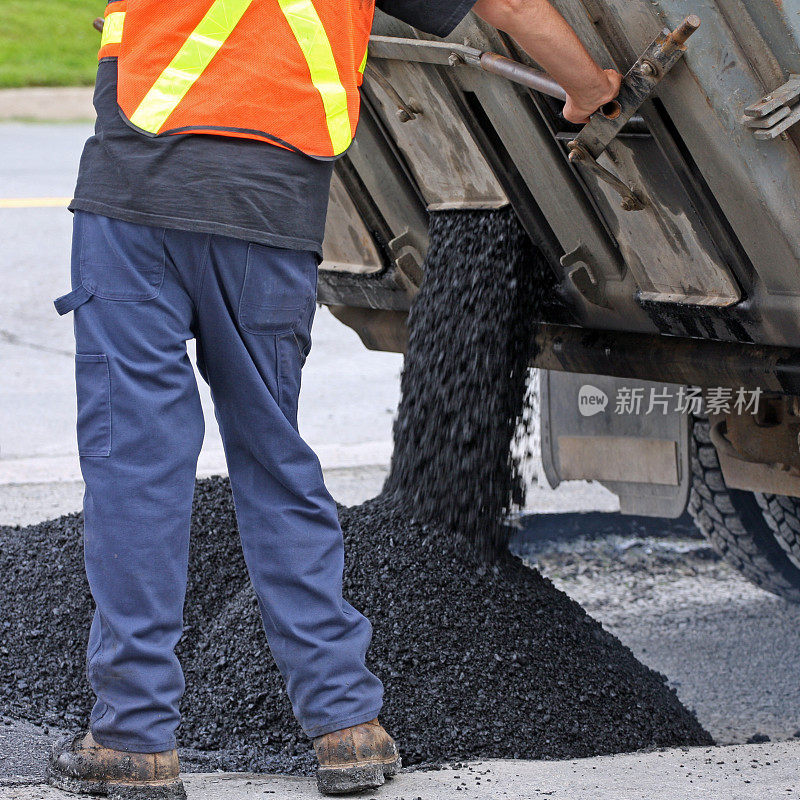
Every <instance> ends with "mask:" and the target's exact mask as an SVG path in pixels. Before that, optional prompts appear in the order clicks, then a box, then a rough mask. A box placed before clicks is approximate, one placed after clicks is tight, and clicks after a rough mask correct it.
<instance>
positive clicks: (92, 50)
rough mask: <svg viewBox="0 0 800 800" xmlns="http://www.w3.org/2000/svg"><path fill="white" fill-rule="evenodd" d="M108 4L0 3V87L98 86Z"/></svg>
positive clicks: (65, 0) (74, 0) (87, 0)
mask: <svg viewBox="0 0 800 800" xmlns="http://www.w3.org/2000/svg"><path fill="white" fill-rule="evenodd" d="M104 8H105V0H0V88H7V87H11V86H81V85H89V84H91V83H93V82H94V75H95V72H96V71H97V50H98V48H99V47H100V34H99V33H98V32H97V31H96V30H95V29H94V28H93V27H92V20H93V19H94V18H95V17H101V16H103V9H104Z"/></svg>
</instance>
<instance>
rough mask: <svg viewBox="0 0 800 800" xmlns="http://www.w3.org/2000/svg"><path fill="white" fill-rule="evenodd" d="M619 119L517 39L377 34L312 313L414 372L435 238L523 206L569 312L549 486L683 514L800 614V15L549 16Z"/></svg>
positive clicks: (593, 7)
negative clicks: (323, 311)
mask: <svg viewBox="0 0 800 800" xmlns="http://www.w3.org/2000/svg"><path fill="white" fill-rule="evenodd" d="M554 5H555V6H556V7H557V8H558V9H559V10H560V11H561V13H562V14H563V15H564V16H565V17H566V19H567V20H568V21H569V22H570V24H571V25H572V26H573V28H574V29H575V30H576V32H577V33H578V35H579V36H580V38H581V39H582V41H583V42H584V43H585V45H586V46H587V48H588V50H589V51H590V52H591V54H592V56H593V57H594V58H595V60H596V61H598V63H600V64H601V66H603V67H606V68H616V69H617V70H619V71H620V72H621V73H623V74H624V75H625V80H624V81H623V86H622V90H621V92H620V95H619V98H618V99H617V101H616V102H615V103H614V104H611V105H610V106H609V107H606V108H604V109H602V111H600V112H598V113H596V114H595V115H593V117H592V118H591V120H590V121H589V122H588V123H587V124H586V125H585V126H579V125H573V124H571V123H569V122H567V121H566V120H565V119H564V118H563V116H562V115H561V113H560V110H561V108H562V101H561V99H559V98H560V97H561V98H563V92H561V94H559V88H560V87H558V86H557V85H555V84H554V82H553V81H552V80H551V79H549V78H548V76H546V75H544V74H543V73H541V71H540V70H538V69H537V65H536V64H534V63H533V62H532V61H531V60H530V58H528V57H527V56H526V55H525V53H524V52H523V51H522V50H521V49H520V48H519V47H518V46H516V45H515V43H514V42H513V40H511V39H510V38H509V37H506V36H505V35H503V34H502V33H499V32H498V31H496V30H494V29H493V28H491V27H490V26H488V25H486V24H485V23H483V22H482V21H481V20H479V19H478V18H477V17H475V16H474V15H471V16H469V17H468V18H467V19H466V20H465V21H464V22H463V23H462V24H461V25H460V26H459V27H458V28H457V29H456V30H455V31H454V33H453V34H452V35H451V36H450V37H449V38H448V39H446V40H441V39H434V38H433V37H429V36H426V35H425V34H423V33H421V32H419V31H416V30H414V29H412V28H411V27H409V26H408V25H405V24H404V23H401V22H398V21H396V20H393V19H391V18H389V17H387V16H385V15H382V14H380V13H379V14H378V15H377V16H376V20H375V25H374V28H373V36H372V38H371V41H370V47H369V58H368V61H367V68H366V73H365V80H364V86H363V92H362V96H363V110H362V117H361V121H360V123H359V127H358V132H357V136H356V139H355V142H354V144H353V145H352V147H351V148H350V150H349V151H348V152H347V154H346V155H345V156H344V157H343V158H341V159H340V160H339V161H338V162H337V164H336V171H335V176H334V180H333V184H332V188H331V204H330V211H329V216H328V223H327V229H326V238H325V253H324V255H325V260H324V263H323V264H322V266H321V270H320V274H319V289H318V299H319V302H320V303H322V304H324V305H326V306H328V307H329V308H330V310H331V312H332V313H333V315H334V316H335V317H337V318H338V319H339V320H340V321H342V322H343V323H344V324H346V325H348V326H350V327H351V328H353V329H354V330H355V331H356V332H357V333H358V335H359V336H360V338H361V340H362V342H363V343H364V345H366V347H368V348H371V349H375V350H385V351H394V352H403V351H404V348H405V344H406V338H407V330H406V318H407V314H408V311H409V308H410V306H411V304H412V302H413V300H414V296H415V294H416V292H417V291H418V289H419V286H420V284H421V282H422V279H423V276H424V264H425V254H426V251H427V248H428V246H429V240H428V236H429V234H428V215H429V213H430V212H436V211H443V210H448V211H452V212H455V213H458V212H468V211H472V210H475V209H499V208H504V207H507V206H511V207H512V208H513V209H514V211H515V213H516V215H517V217H518V219H519V221H520V224H521V225H522V226H523V227H524V229H525V231H526V232H527V234H528V235H529V236H530V238H531V240H532V241H533V243H534V244H535V245H536V247H538V248H539V251H540V252H541V253H542V255H543V257H544V259H545V261H546V264H547V266H548V269H549V271H550V273H551V274H550V276H549V277H550V278H551V279H552V282H553V287H554V292H555V293H556V294H557V296H558V298H559V302H558V303H555V304H553V309H552V310H551V311H548V312H546V313H544V314H543V315H542V316H543V318H542V319H540V320H538V323H539V324H538V325H537V329H536V335H535V339H536V341H535V343H533V344H534V345H535V347H533V348H532V352H535V353H536V355H535V357H534V358H533V360H532V363H531V366H532V367H536V368H538V370H539V371H538V373H537V374H538V382H539V395H540V398H539V399H540V402H539V416H540V419H539V429H540V440H541V458H542V465H543V468H544V473H545V475H546V477H547V480H548V481H549V483H550V484H551V485H552V486H557V485H558V484H559V483H560V482H562V481H574V480H592V481H599V482H600V483H602V484H603V485H604V486H606V487H608V488H609V489H610V490H611V491H613V492H614V493H616V494H617V495H618V497H619V501H620V508H621V511H622V513H623V514H643V515H649V516H655V517H662V518H665V519H675V518H677V517H679V516H681V515H682V514H684V512H685V511H686V510H688V512H689V513H690V514H691V516H692V517H693V519H694V521H695V522H696V524H697V526H698V527H699V529H700V530H701V531H702V533H703V534H704V535H705V536H706V537H707V538H708V540H709V541H710V542H711V544H712V545H713V546H714V547H715V548H716V549H717V550H718V551H719V553H720V554H721V555H722V557H723V558H724V559H725V560H726V561H728V562H729V563H730V564H731V565H733V566H734V567H735V568H736V569H737V570H739V571H740V572H741V573H742V574H743V575H744V576H746V577H747V578H748V579H749V580H751V581H752V582H754V583H755V584H757V585H759V586H760V587H762V588H764V589H765V590H767V591H769V592H773V593H774V594H777V595H780V596H781V597H783V598H785V599H786V600H788V601H793V602H800V203H799V198H800V151H799V149H798V148H800V124H795V123H797V122H798V121H800V103H798V99H800V8H799V7H798V6H797V4H796V3H792V2H781V0H698V1H697V2H696V3H687V2H686V0H604V1H603V2H598V0H555V2H554Z"/></svg>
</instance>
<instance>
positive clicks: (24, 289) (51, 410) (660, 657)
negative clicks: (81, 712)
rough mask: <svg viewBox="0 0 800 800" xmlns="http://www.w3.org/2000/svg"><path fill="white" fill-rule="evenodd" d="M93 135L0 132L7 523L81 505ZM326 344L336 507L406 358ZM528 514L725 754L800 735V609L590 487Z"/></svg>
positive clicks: (304, 426)
mask: <svg viewBox="0 0 800 800" xmlns="http://www.w3.org/2000/svg"><path fill="white" fill-rule="evenodd" d="M89 133H90V126H88V125H85V124H84V125H24V124H6V125H0V137H1V138H2V142H3V147H2V148H0V187H2V188H0V240H2V242H3V249H2V251H0V277H1V278H2V282H3V287H4V291H3V292H1V293H0V363H2V365H3V381H2V383H0V524H11V523H26V522H33V521H36V520H40V519H44V518H48V517H52V516H55V515H57V514H61V513H64V512H66V511H72V510H76V509H77V508H78V507H79V504H80V494H81V490H82V489H81V484H80V475H79V472H78V469H77V457H76V453H75V442H74V432H73V431H74V414H75V410H74V400H73V396H72V352H73V351H72V342H71V330H70V322H69V319H68V318H65V319H60V318H58V317H57V315H56V314H55V312H54V310H53V308H52V304H51V300H52V298H53V297H55V296H57V295H58V294H61V293H63V292H64V291H66V289H67V288H68V254H69V234H70V216H69V214H68V213H67V212H66V210H65V205H66V198H68V197H69V195H70V193H71V190H72V186H73V181H74V175H75V170H76V166H77V158H78V155H79V153H80V148H81V145H82V142H83V140H84V139H85V137H86V136H87V135H88V134H89ZM22 200H24V202H22ZM314 341H315V344H314V350H313V351H312V355H311V357H310V359H309V362H308V366H307V368H306V372H305V374H304V389H303V394H302V397H301V421H300V424H301V430H302V431H303V433H304V435H305V436H306V438H307V439H308V440H309V441H310V443H311V444H312V446H314V447H315V448H316V449H317V451H318V452H319V454H320V457H321V460H322V463H323V466H324V467H325V470H326V476H327V477H328V480H329V484H330V486H331V489H332V491H333V493H334V495H335V496H337V498H338V499H340V500H342V501H344V502H347V503H354V502H359V501H361V500H363V499H366V498H367V497H369V496H371V495H372V494H374V493H376V492H377V491H379V489H380V485H381V482H382V480H383V476H384V475H385V472H386V466H387V464H388V459H389V455H390V452H391V421H392V416H393V414H394V411H395V409H396V404H397V397H398V385H399V373H400V369H401V366H402V364H401V359H400V357H399V356H396V355H393V354H381V353H371V352H368V351H366V350H365V349H364V348H363V347H362V346H361V345H360V343H359V341H358V339H357V337H355V335H354V334H353V333H352V332H351V331H349V330H348V329H346V328H344V327H343V326H341V325H339V324H338V323H337V322H336V321H335V320H333V318H332V317H330V315H329V314H327V313H326V312H320V313H319V314H318V316H317V322H316V323H315V328H314ZM201 388H202V389H203V392H204V394H203V398H204V408H205V411H206V414H207V416H208V424H207V430H208V434H207V440H206V444H205V447H204V453H203V456H202V458H201V464H200V471H201V473H204V474H211V473H214V472H221V471H224V460H223V459H222V451H221V446H220V444H219V439H218V436H217V434H216V425H215V424H214V422H213V417H212V416H211V403H210V399H209V398H208V395H207V392H205V389H204V387H202V385H201ZM530 505H531V507H532V509H533V510H535V511H538V512H539V513H538V514H537V515H535V516H533V517H528V518H527V519H526V520H525V526H524V530H523V531H522V532H521V533H520V534H519V536H518V538H517V540H516V542H515V544H514V547H515V549H516V550H517V551H518V552H520V553H521V554H522V555H523V556H524V557H525V558H526V559H528V560H529V561H530V562H531V563H535V564H536V565H537V566H538V567H539V568H540V569H541V570H542V571H543V572H544V573H545V574H546V575H547V576H548V577H550V578H551V579H552V580H553V581H554V582H555V583H556V585H557V586H558V587H559V588H561V589H563V590H564V591H566V592H567V593H568V594H570V595H571V596H572V597H574V598H575V599H576V600H578V601H579V602H580V603H581V604H582V605H584V606H585V607H586V609H587V610H588V611H589V613H590V614H592V615H593V616H595V617H596V618H597V619H599V620H600V621H601V622H603V624H604V625H605V626H606V627H607V628H608V629H609V630H610V631H612V632H613V633H614V634H616V635H617V636H618V637H619V638H620V639H621V640H622V641H623V642H624V643H625V644H627V645H628V646H629V647H631V649H632V650H633V651H634V653H635V654H636V655H637V657H638V658H640V659H641V660H642V661H644V662H645V663H646V664H648V665H649V666H651V667H654V668H655V669H658V670H659V671H661V672H663V673H664V674H666V675H667V676H668V678H669V680H670V683H671V684H672V685H673V686H674V687H675V688H676V690H677V692H678V695H679V696H680V697H681V699H682V700H683V701H684V702H685V703H686V704H687V705H688V706H689V707H691V708H693V709H694V710H695V711H696V712H697V714H698V717H699V718H700V721H701V722H702V723H703V725H704V726H705V727H706V728H707V729H708V730H709V731H710V732H711V733H712V735H713V736H714V737H715V739H716V740H717V741H718V742H719V743H721V744H723V743H734V742H745V741H747V740H748V739H751V738H752V737H754V736H755V737H757V738H763V737H770V739H771V740H772V741H777V740H786V741H789V740H792V739H793V738H794V737H800V667H798V664H800V607H797V606H791V605H789V604H787V603H785V602H784V601H782V600H779V599H778V598H775V597H772V596H771V595H768V594H766V593H764V592H762V591H760V590H759V589H757V588H755V587H752V586H751V585H750V584H748V583H747V582H746V581H744V580H743V579H742V578H740V577H739V576H738V575H737V574H736V573H735V572H733V571H732V570H731V569H729V568H728V567H727V566H725V565H724V564H723V563H721V562H720V561H719V559H717V558H716V557H715V556H714V554H713V553H712V552H711V551H710V549H709V548H708V547H707V546H706V545H705V543H704V542H703V541H702V540H699V539H697V538H696V537H695V535H694V534H693V531H692V528H691V526H690V524H689V523H687V521H686V520H685V519H684V520H679V521H677V522H663V521H660V520H655V521H643V520H641V519H630V518H623V517H620V516H619V515H618V514H616V513H614V511H615V509H616V508H617V505H616V499H615V498H614V497H613V496H612V495H610V494H609V493H608V492H606V491H605V490H604V489H602V488H600V487H597V486H592V485H589V484H584V483H578V484H568V485H562V487H559V490H558V491H556V492H551V491H550V490H548V489H546V488H542V487H540V488H538V489H536V490H535V491H534V492H533V494H532V496H531V502H530ZM587 512H588V513H587ZM1 713H2V710H0V714H1ZM57 733H58V732H56V731H45V730H42V729H39V728H36V727H35V726H31V725H28V724H23V723H19V722H18V721H15V720H11V719H7V718H6V719H3V720H2V724H0V783H2V782H3V781H6V782H8V781H10V780H12V776H16V777H14V778H13V780H15V781H16V780H23V781H25V780H28V781H34V780H36V779H38V777H39V776H40V775H41V770H42V768H43V755H44V753H45V751H46V743H47V741H48V740H49V739H51V738H52V737H53V736H54V735H56V734H57Z"/></svg>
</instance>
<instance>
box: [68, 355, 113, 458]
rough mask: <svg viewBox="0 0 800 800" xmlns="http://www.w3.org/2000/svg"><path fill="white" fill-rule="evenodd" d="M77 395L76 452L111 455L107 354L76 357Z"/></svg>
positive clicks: (109, 389)
mask: <svg viewBox="0 0 800 800" xmlns="http://www.w3.org/2000/svg"><path fill="white" fill-rule="evenodd" d="M75 386H76V389H77V395H78V454H79V455H80V456H110V455H111V375H110V373H109V370H108V357H107V356H105V355H103V354H99V355H81V354H78V355H76V356H75Z"/></svg>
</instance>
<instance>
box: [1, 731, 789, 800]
mask: <svg viewBox="0 0 800 800" xmlns="http://www.w3.org/2000/svg"><path fill="white" fill-rule="evenodd" d="M798 774H800V743H794V744H773V745H761V746H759V745H746V746H742V745H740V746H738V747H730V748H716V749H714V748H701V747H696V748H693V749H691V750H665V751H661V752H657V753H639V754H632V755H622V756H610V757H609V756H605V757H602V758H586V759H581V760H579V761H484V762H475V763H471V764H459V765H457V766H453V767H450V768H447V769H442V770H437V771H435V772H410V773H402V774H400V775H398V776H397V777H396V778H394V779H393V780H391V781H389V782H388V783H387V784H386V785H385V786H383V787H381V788H380V789H376V790H372V791H370V792H368V793H365V794H364V795H363V797H369V798H373V799H374V800H422V798H424V799H425V800H490V799H491V800H537V798H538V799H539V800H544V799H545V798H547V800H651V799H652V798H656V797H657V798H660V800H690V798H691V800H694V798H698V799H700V798H702V800H779V798H787V800H788V799H789V798H796V797H797V796H798V791H800V780H799V779H798ZM184 781H185V784H186V790H187V794H188V796H189V800H195V798H196V799H197V800H201V798H202V800H255V798H259V799H260V800H264V796H265V795H266V796H267V797H275V798H280V800H317V798H319V794H318V792H317V788H316V786H315V785H314V780H313V779H312V778H294V777H286V776H282V775H247V774H239V775H235V774H233V775H231V774H228V775H224V774H216V775H187V776H186V777H185V779H184ZM71 796H72V795H68V794H66V793H64V792H60V791H57V790H55V789H49V788H47V787H44V786H41V785H33V786H18V787H9V788H6V789H3V788H2V787H0V798H5V800H69V798H70V797H71Z"/></svg>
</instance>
